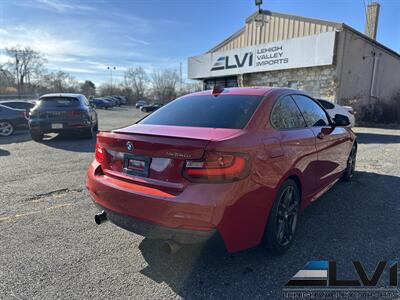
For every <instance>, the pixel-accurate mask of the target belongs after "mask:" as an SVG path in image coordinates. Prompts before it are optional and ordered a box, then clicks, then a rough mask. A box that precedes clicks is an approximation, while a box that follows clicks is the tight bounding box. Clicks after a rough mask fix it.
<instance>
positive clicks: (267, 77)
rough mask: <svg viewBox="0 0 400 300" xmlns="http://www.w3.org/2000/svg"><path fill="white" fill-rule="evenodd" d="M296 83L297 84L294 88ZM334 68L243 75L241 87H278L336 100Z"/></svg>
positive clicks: (324, 67)
mask: <svg viewBox="0 0 400 300" xmlns="http://www.w3.org/2000/svg"><path fill="white" fill-rule="evenodd" d="M296 82H298V84H297V86H296ZM336 84H337V76H336V67H335V66H323V67H312V68H301V69H291V70H279V71H270V72H262V73H251V74H244V75H243V86H280V87H290V88H297V89H301V90H304V91H306V92H307V93H309V94H310V95H311V96H313V97H316V98H324V99H329V100H334V99H335V98H336Z"/></svg>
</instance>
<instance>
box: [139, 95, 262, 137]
mask: <svg viewBox="0 0 400 300" xmlns="http://www.w3.org/2000/svg"><path fill="white" fill-rule="evenodd" d="M261 99H262V97H261V96H242V95H220V96H217V97H214V96H211V95H210V96H187V97H182V98H179V99H176V100H174V101H172V102H171V103H169V104H168V105H166V106H163V107H162V108H160V109H158V110H157V111H155V112H154V113H152V114H151V115H149V116H147V117H146V118H144V119H143V120H141V121H140V122H139V123H140V124H151V125H171V126H190V127H211V128H235V129H242V128H244V127H245V126H246V124H247V123H248V122H249V120H250V118H251V116H252V115H253V113H254V111H255V110H256V108H257V106H258V105H259V103H260V101H261Z"/></svg>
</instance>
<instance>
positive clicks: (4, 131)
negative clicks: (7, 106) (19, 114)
mask: <svg viewBox="0 0 400 300" xmlns="http://www.w3.org/2000/svg"><path fill="white" fill-rule="evenodd" d="M13 133H14V125H13V124H12V123H11V122H9V121H6V120H5V121H0V136H10V135H12V134H13Z"/></svg>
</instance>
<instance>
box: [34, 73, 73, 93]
mask: <svg viewBox="0 0 400 300" xmlns="http://www.w3.org/2000/svg"><path fill="white" fill-rule="evenodd" d="M42 84H43V87H42V90H43V91H42V92H52V93H73V92H77V91H79V83H78V81H77V80H76V79H75V78H74V77H73V76H71V75H70V74H68V73H66V72H63V71H58V72H57V73H50V74H46V75H44V76H43V77H42Z"/></svg>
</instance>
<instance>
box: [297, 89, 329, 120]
mask: <svg viewBox="0 0 400 300" xmlns="http://www.w3.org/2000/svg"><path fill="white" fill-rule="evenodd" d="M292 97H293V98H294V100H295V101H296V104H297V106H298V107H299V109H300V111H301V113H302V115H303V117H304V119H305V120H306V123H307V125H308V126H310V127H320V126H326V125H329V121H328V117H327V116H326V113H325V111H324V110H323V109H322V108H321V107H320V106H319V105H318V104H317V103H316V102H314V101H313V100H312V99H311V98H308V97H306V96H302V95H293V96H292Z"/></svg>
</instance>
